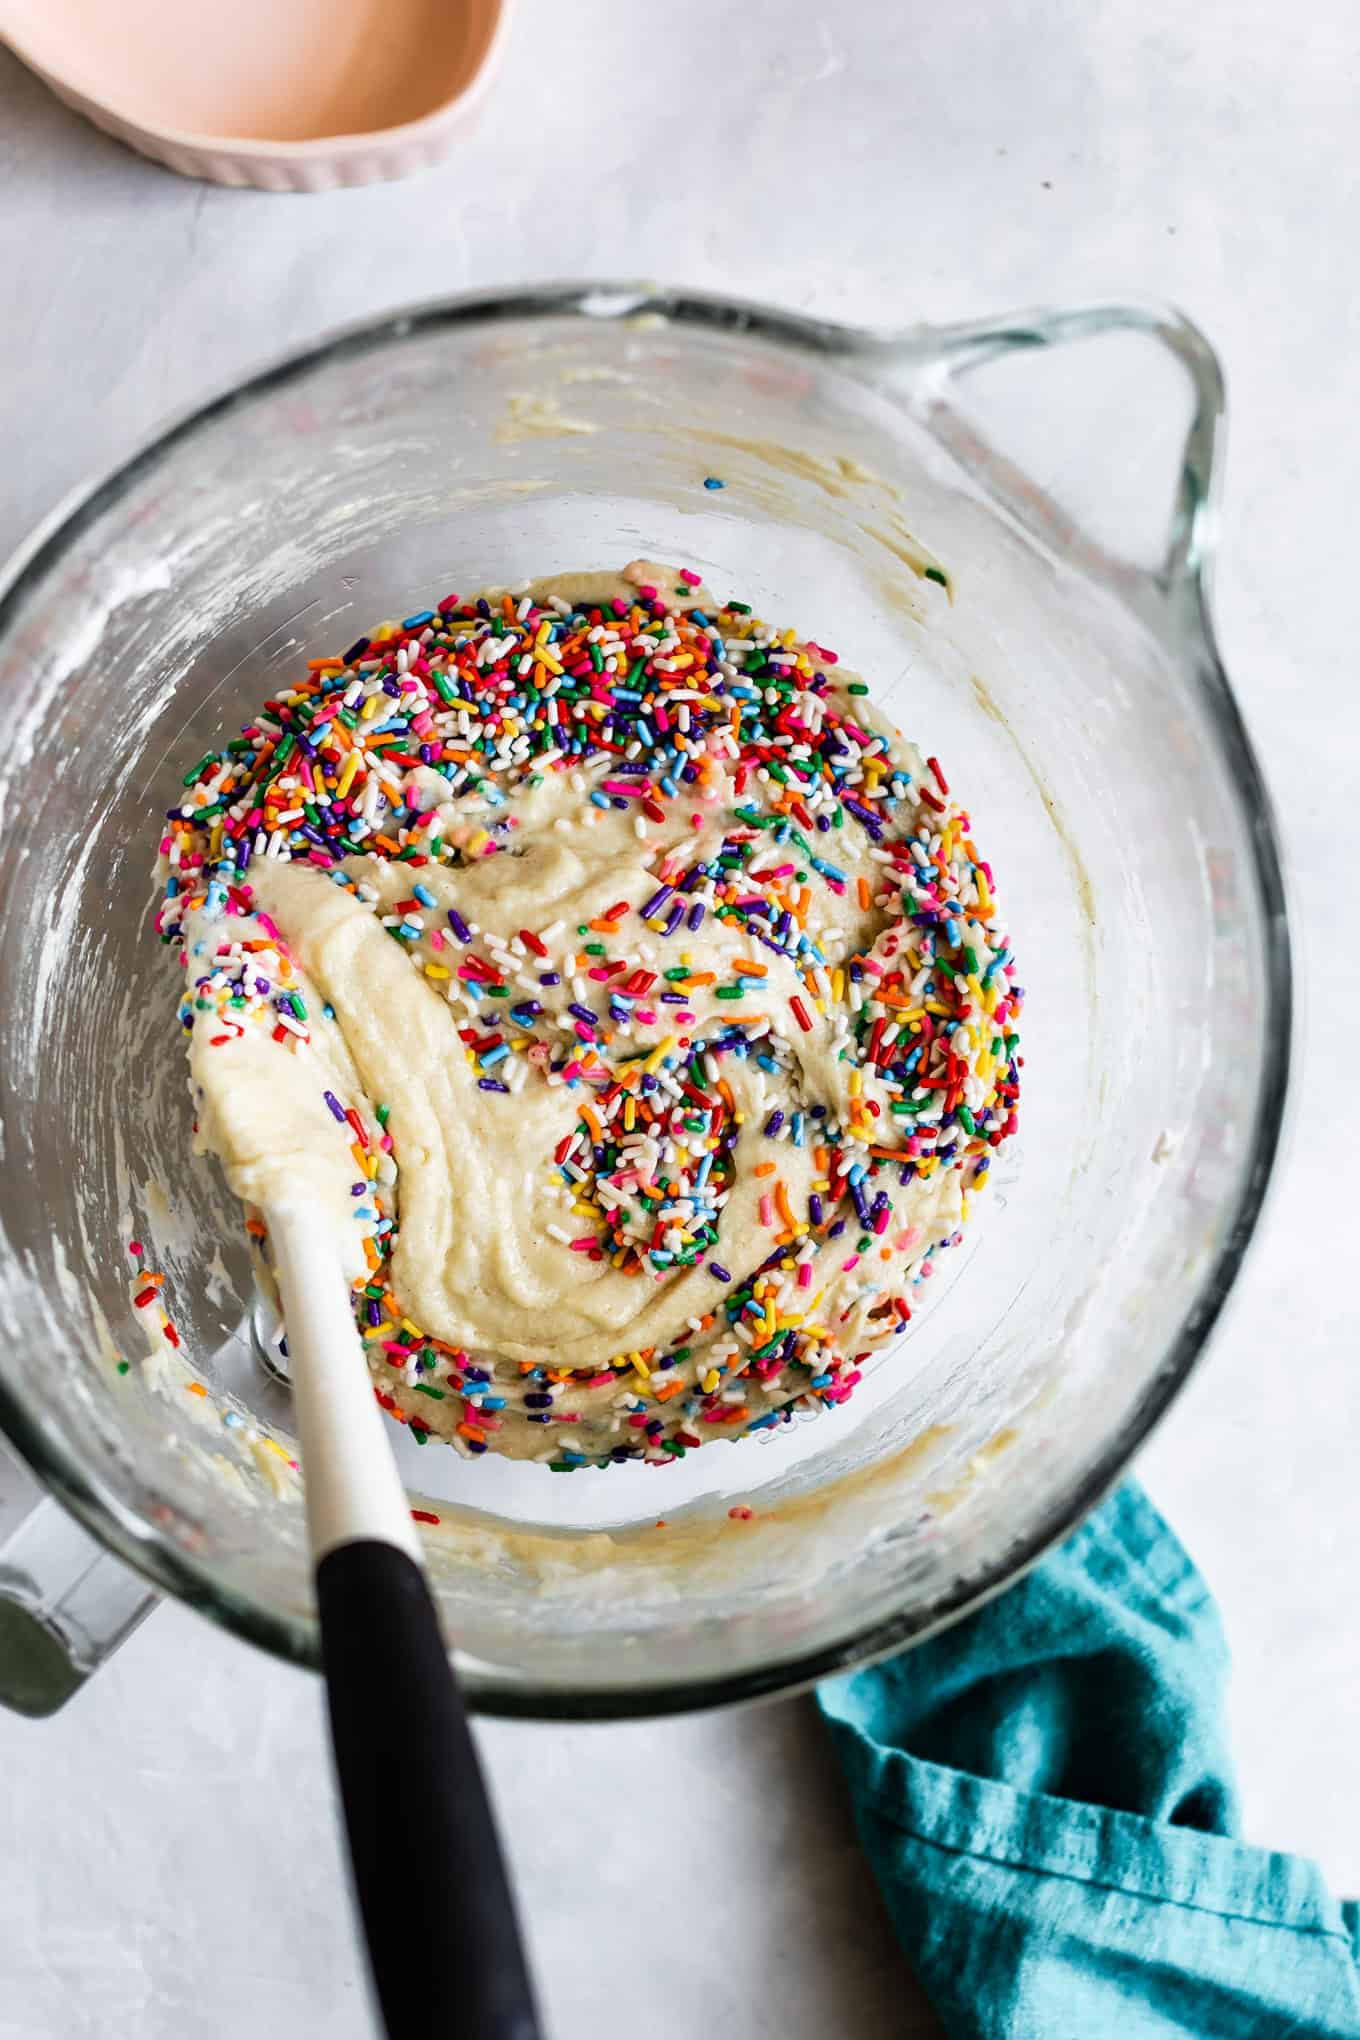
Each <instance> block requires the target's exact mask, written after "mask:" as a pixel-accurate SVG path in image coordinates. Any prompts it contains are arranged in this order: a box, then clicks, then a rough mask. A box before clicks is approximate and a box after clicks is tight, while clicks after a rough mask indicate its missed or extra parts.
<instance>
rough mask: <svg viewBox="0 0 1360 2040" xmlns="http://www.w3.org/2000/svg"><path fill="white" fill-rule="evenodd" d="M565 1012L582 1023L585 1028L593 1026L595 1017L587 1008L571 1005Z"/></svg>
mask: <svg viewBox="0 0 1360 2040" xmlns="http://www.w3.org/2000/svg"><path fill="white" fill-rule="evenodd" d="M567 1011H568V1012H569V1013H571V1014H572V1015H574V1017H575V1018H576V1019H577V1020H582V1021H584V1022H585V1024H586V1026H587V1027H593V1026H594V1025H595V1022H596V1018H597V1016H596V1015H595V1014H594V1013H592V1012H591V1010H590V1008H589V1006H577V1005H575V1004H573V1005H570V1006H568V1008H567Z"/></svg>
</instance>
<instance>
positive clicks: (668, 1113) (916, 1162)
mask: <svg viewBox="0 0 1360 2040" xmlns="http://www.w3.org/2000/svg"><path fill="white" fill-rule="evenodd" d="M867 691H868V690H867V688H866V687H865V686H864V684H863V683H862V682H861V681H860V680H859V679H858V678H857V677H856V676H855V675H853V674H849V673H847V672H845V670H844V669H843V668H841V667H840V666H839V664H838V662H837V660H836V657H835V655H834V653H832V652H830V651H828V650H826V649H825V647H823V646H820V645H818V644H814V643H813V642H811V641H809V640H799V639H797V638H796V637H795V636H794V634H793V633H792V632H791V631H787V630H778V629H774V628H772V627H770V626H768V625H766V624H764V623H762V622H760V621H759V620H758V619H757V618H756V617H754V616H753V615H752V614H751V613H750V610H749V609H748V608H747V606H746V605H744V604H742V603H739V602H729V603H726V604H724V605H718V604H715V603H714V602H713V600H712V599H711V598H710V597H709V595H708V594H707V592H706V590H705V589H704V588H703V587H702V586H701V585H700V584H699V581H698V577H697V576H695V575H692V574H689V573H680V574H677V573H676V571H675V570H674V569H672V568H666V567H659V566H651V565H648V564H647V563H645V562H635V563H634V564H633V565H632V566H630V567H628V568H626V569H625V570H624V572H623V574H622V575H621V576H620V575H600V574H580V575H573V576H568V577H564V578H563V579H562V580H561V581H548V582H539V583H535V584H533V585H532V586H531V587H530V588H529V589H528V590H527V591H524V592H522V593H520V594H516V595H509V594H506V595H494V596H493V595H488V596H483V597H480V598H474V599H471V600H460V599H459V598H458V597H455V596H450V597H448V598H447V599H446V600H445V601H443V602H441V603H440V604H439V607H438V609H437V610H434V611H426V612H423V613H421V614H419V615H416V616H411V617H407V618H406V619H405V620H404V621H403V622H401V623H399V624H398V623H391V624H384V625H383V626H381V628H380V629H378V630H377V631H375V632H374V633H373V635H372V636H371V637H369V638H362V639H360V640H359V642H358V643H357V644H355V645H352V646H351V647H350V648H349V650H348V651H347V652H346V653H345V654H344V655H343V657H337V658H333V659H325V660H314V661H311V662H310V663H309V667H308V671H307V673H306V675H305V676H304V677H303V678H302V679H300V680H299V682H298V684H297V685H295V686H293V687H290V688H288V689H285V690H284V691H282V692H280V693H279V694H277V695H275V696H274V698H273V699H272V700H270V701H269V702H268V703H266V705H265V707H264V708H263V710H262V711H261V712H260V714H259V715H258V716H257V717H256V719H255V721H254V722H253V723H251V724H249V725H247V727H246V728H245V730H244V731H243V732H242V734H241V736H240V737H239V738H237V739H235V740H234V741H233V742H232V743H231V744H229V745H228V746H227V747H226V749H225V750H223V751H222V752H220V753H216V752H215V753H211V754H209V756H207V757H206V758H204V759H203V760H201V761H200V763H199V765H198V766H197V767H196V768H195V770H194V771H193V772H192V773H190V774H189V775H188V777H187V779H186V782H185V785H186V793H185V796H184V799H183V801H182V802H181V803H180V804H179V805H178V806H177V807H175V808H173V809H172V810H171V811H170V814H169V817H168V825H167V831H166V834H165V837H164V839H163V841H162V845H161V852H162V856H161V868H162V870H163V873H164V876H165V893H166V897H165V901H164V904H163V906H162V908H161V912H160V916H159V920H158V925H159V927H160V932H161V934H162V936H163V938H164V939H165V940H166V941H168V942H172V943H175V944H177V945H179V946H180V947H181V948H182V951H183V956H184V961H185V965H186V972H187V980H186V991H185V996H184V999H183V1002H182V1007H181V1019H182V1023H183V1026H184V1028H185V1030H186V1033H187V1035H188V1046H189V1058H190V1068H191V1077H192V1082H193V1085H194V1088H195V1092H196V1096H197V1099H198V1106H199V1138H200V1143H201V1145H202V1146H203V1147H205V1148H207V1149H208V1150H210V1151H212V1152H213V1153H215V1154H217V1155H218V1156H219V1157H220V1159H221V1161H222V1163H223V1165H224V1167H225V1170H226V1173H227V1177H228V1180H229V1182H230V1184H231V1186H232V1188H233V1189H234V1191H235V1192H236V1193H237V1195H238V1196H240V1197H241V1198H242V1199H243V1200H244V1202H245V1203H246V1205H247V1206H248V1207H250V1210H249V1211H248V1224H249V1225H250V1227H251V1229H252V1230H253V1231H254V1233H255V1234H256V1236H257V1237H258V1238H261V1239H262V1242H263V1244H264V1245H265V1249H266V1253H267V1241H263V1231H264V1229H263V1226H262V1223H261V1221H260V1218H259V1208H260V1207H267V1206H268V1205H269V1204H270V1203H271V1202H278V1201H279V1200H280V1199H281V1198H287V1199H289V1200H291V1201H296V1200H297V1198H298V1197H299V1196H300V1195H302V1196H306V1197H307V1198H308V1199H310V1200H311V1202H312V1204H313V1206H314V1208H315V1209H316V1210H317V1212H318V1215H319V1217H321V1218H324V1220H325V1222H327V1223H330V1224H332V1225H333V1226H334V1227H335V1229H336V1233H337V1236H338V1238H339V1239H340V1240H341V1242H342V1244H343V1247H344V1250H345V1253H346V1258H347V1265H348V1267H349V1269H350V1272H351V1274H352V1277H353V1280H354V1284H355V1305H356V1312H357V1316H358V1321H359V1325H360V1329H361V1332H362V1334H363V1337H364V1341H365V1346H366V1350H367V1353H368V1358H369V1364H370V1366H371V1368H372V1371H373V1376H374V1385H375V1391H376V1393H377V1395H378V1398H379V1400H380V1401H381V1402H382V1404H383V1406H384V1408H386V1409H388V1410H389V1411H390V1412H391V1413H392V1414H393V1415H394V1416H395V1417H397V1418H398V1419H399V1420H400V1421H402V1422H404V1423H407V1424H409V1425H410V1427H411V1430H412V1432H413V1433H414V1435H415V1436H416V1437H417V1438H419V1439H422V1440H424V1439H426V1438H429V1437H439V1438H445V1439H448V1440H449V1441H450V1442H451V1443H452V1444H454V1445H455V1446H456V1447H457V1448H458V1449H459V1450H461V1451H463V1452H464V1453H468V1454H476V1453H480V1452H485V1451H488V1450H494V1451H500V1452H506V1453H510V1454H513V1455H516V1456H519V1457H527V1458H532V1459H536V1460H540V1461H542V1462H544V1463H545V1464H547V1465H549V1466H551V1467H554V1468H559V1469H568V1468H573V1467H579V1466H582V1465H586V1464H592V1465H603V1464H608V1463H609V1462H611V1461H622V1460H631V1459H646V1460H649V1461H653V1462H664V1461H666V1460H668V1459H670V1458H672V1457H680V1456H683V1455H684V1454H685V1453H686V1452H687V1451H690V1450H692V1449H694V1448H695V1447H696V1446H698V1445H700V1444H704V1443H707V1442H709V1441H710V1440H711V1439H714V1438H720V1437H726V1438H733V1437H738V1436H741V1435H743V1434H744V1433H746V1432H748V1431H752V1430H757V1429H761V1428H764V1427H768V1426H770V1425H773V1424H777V1423H780V1422H786V1421H788V1420H789V1419H790V1418H791V1417H792V1416H793V1414H794V1413H795V1411H796V1410H798V1409H800V1408H805V1409H806V1408H819V1407H821V1406H823V1405H826V1404H837V1403H841V1402H844V1401H845V1400H846V1398H847V1397H848V1396H849V1395H850V1394H851V1392H852V1390H853V1389H854V1387H855V1384H856V1383H857V1381H858V1380H859V1378H860V1368H861V1363H862V1362H863V1360H864V1359H865V1358H866V1356H867V1355H868V1353H869V1351H870V1350H871V1349H872V1348H873V1347H875V1346H876V1345H879V1344H881V1343H882V1342H884V1341H885V1340H887V1339H889V1338H892V1337H894V1336H895V1335H897V1334H898V1333H899V1332H900V1331H901V1329H902V1328H903V1327H904V1326H905V1325H906V1324H907V1323H908V1322H909V1321H910V1319H911V1316H912V1311H913V1307H914V1298H915V1296H916V1292H917V1290H918V1289H919V1287H920V1285H921V1283H922V1282H923V1280H924V1279H925V1278H926V1277H927V1276H928V1275H929V1273H930V1271H931V1266H932V1259H933V1256H934V1255H935V1254H936V1253H937V1252H938V1251H939V1250H940V1249H941V1248H942V1247H946V1246H949V1245H951V1244H953V1243H954V1242H955V1241H956V1240H957V1238H958V1236H959V1229H960V1227H961V1226H962V1224H963V1222H964V1220H965V1218H966V1217H967V1215H968V1208H969V1203H970V1200H971V1197H972V1195H973V1193H974V1192H975V1191H976V1189H977V1187H978V1186H979V1185H980V1183H981V1182H982V1181H983V1180H984V1178H985V1175H986V1172H987V1170H988V1168H989V1166H990V1164H991V1159H992V1155H993V1153H994V1151H995V1149H996V1148H997V1147H998V1146H999V1144H1000V1143H1001V1142H1002V1141H1003V1140H1004V1139H1005V1138H1007V1137H1008V1136H1009V1135H1010V1134H1011V1133H1012V1132H1013V1131H1014V1128H1015V1107H1016V1100H1017V1094H1018V1068H1019V1058H1018V1055H1017V1036H1016V1032H1015V1022H1016V1016H1017V1014H1018V1012H1019V1008H1020V1002H1021V994H1020V991H1019V989H1018V987H1017V986H1016V984H1015V982H1014V977H1013V972H1012V957H1011V952H1010V948H1009V946H1008V943H1007V939H1006V936H1005V934H1004V932H1003V930H1002V925H1001V922H1000V917H999V908H998V904H997V898H996V890H995V886H994V883H993V878H992V872H991V869H990V867H989V866H988V865H987V864H986V863H985V862H984V861H983V859H982V857H981V856H980V855H979V853H978V851H977V850H976V849H975V847H974V844H973V840H972V834H971V827H970V824H969V820H968V817H967V815H966V814H965V813H964V812H963V811H962V809H960V808H959V806H958V805H957V804H956V802H955V801H954V799H953V797H952V795H951V793H950V789H949V786H948V784H947V782H946V780H945V778H944V775H943V773H942V771H941V769H940V766H939V765H938V763H937V762H936V761H935V760H934V759H933V758H932V759H923V758H922V757H921V756H920V755H919V754H918V753H917V752H916V751H915V750H914V748H913V747H912V746H911V745H910V744H908V743H907V742H905V741H904V740H903V739H902V738H901V737H900V736H899V735H898V734H896V733H894V732H893V731H892V730H891V729H890V728H889V727H888V726H887V725H886V724H884V723H883V722H882V721H881V719H880V718H879V717H878V716H877V715H876V714H875V713H874V711H873V710H872V709H871V708H870V706H869V704H868V702H867V700H866V698H865V697H866V695H867Z"/></svg>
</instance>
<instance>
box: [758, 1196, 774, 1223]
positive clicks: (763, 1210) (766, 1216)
mask: <svg viewBox="0 0 1360 2040" xmlns="http://www.w3.org/2000/svg"><path fill="white" fill-rule="evenodd" d="M760 1222H761V1224H762V1225H764V1226H771V1225H773V1224H774V1199H773V1198H772V1197H771V1196H770V1194H769V1192H768V1191H766V1193H765V1195H764V1196H763V1197H762V1198H761V1200H760Z"/></svg>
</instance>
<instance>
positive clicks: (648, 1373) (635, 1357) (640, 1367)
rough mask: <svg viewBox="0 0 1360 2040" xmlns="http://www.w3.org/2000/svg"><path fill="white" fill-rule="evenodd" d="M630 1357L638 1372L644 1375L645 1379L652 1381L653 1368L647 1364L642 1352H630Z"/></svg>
mask: <svg viewBox="0 0 1360 2040" xmlns="http://www.w3.org/2000/svg"><path fill="white" fill-rule="evenodd" d="M628 1358H629V1359H630V1360H631V1361H632V1363H633V1365H634V1367H635V1368H636V1369H637V1371H638V1373H639V1374H640V1375H641V1376H642V1378H643V1380H644V1381H650V1380H651V1378H652V1370H651V1368H650V1367H649V1366H648V1365H647V1362H646V1361H645V1360H644V1359H643V1357H642V1355H641V1353H630V1354H629V1355H628Z"/></svg>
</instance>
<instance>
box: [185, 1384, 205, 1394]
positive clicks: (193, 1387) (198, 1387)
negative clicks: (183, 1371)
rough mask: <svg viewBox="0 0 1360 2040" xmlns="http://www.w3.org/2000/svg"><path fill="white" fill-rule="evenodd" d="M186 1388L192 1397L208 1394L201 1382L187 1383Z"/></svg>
mask: <svg viewBox="0 0 1360 2040" xmlns="http://www.w3.org/2000/svg"><path fill="white" fill-rule="evenodd" d="M184 1386H185V1387H186V1388H187V1389H188V1391H189V1393H190V1395H202V1396H206V1395H207V1393H208V1391H207V1389H206V1388H205V1387H204V1386H203V1383H202V1382H201V1381H186V1382H185V1384H184Z"/></svg>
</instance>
